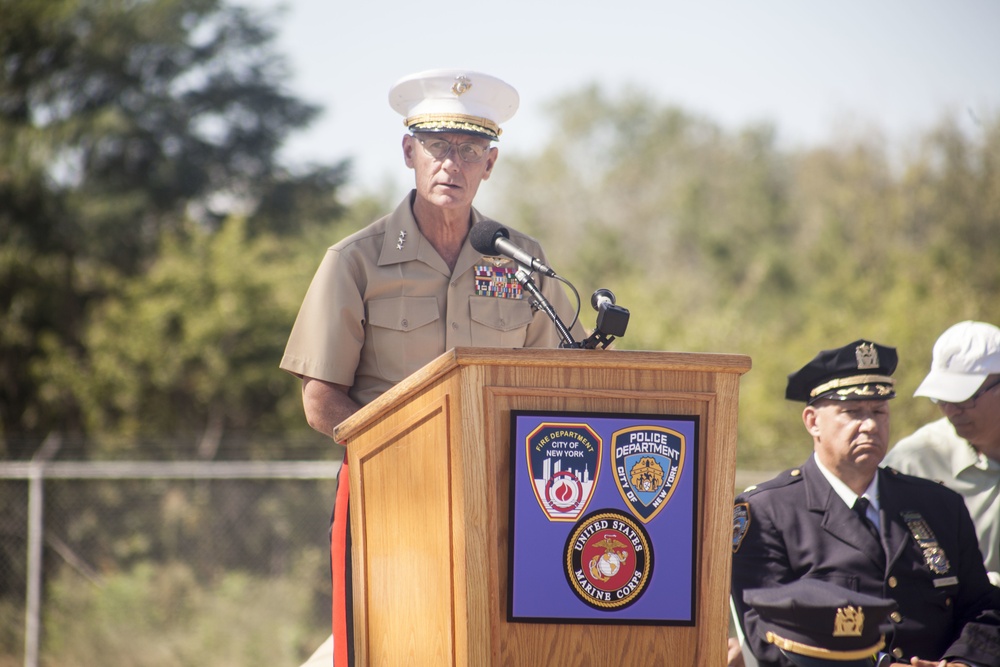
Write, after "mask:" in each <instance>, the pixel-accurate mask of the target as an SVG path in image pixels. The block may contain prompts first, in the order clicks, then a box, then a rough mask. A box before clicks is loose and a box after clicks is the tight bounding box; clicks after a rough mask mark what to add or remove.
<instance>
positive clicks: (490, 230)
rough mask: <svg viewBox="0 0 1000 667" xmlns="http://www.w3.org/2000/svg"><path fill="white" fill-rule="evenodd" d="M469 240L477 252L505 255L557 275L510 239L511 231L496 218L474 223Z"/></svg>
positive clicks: (554, 275)
mask: <svg viewBox="0 0 1000 667" xmlns="http://www.w3.org/2000/svg"><path fill="white" fill-rule="evenodd" d="M469 241H470V242H471V243H472V247H473V248H475V249H476V252H481V253H482V254H484V255H497V254H499V255H504V256H505V257H510V258H511V259H513V260H514V261H515V262H517V263H519V264H521V265H523V266H526V267H528V268H530V269H531V270H532V271H538V272H539V273H544V274H545V275H547V276H550V277H552V278H555V277H556V272H555V271H553V270H552V269H550V268H549V267H547V266H545V265H544V264H542V262H541V260H539V259H537V258H535V257H532V256H531V255H530V254H528V253H527V252H525V251H524V250H522V249H521V248H519V247H517V245H515V244H514V243H513V242H512V241H511V240H510V232H509V231H507V228H506V227H504V226H503V225H501V224H500V223H499V222H496V221H495V220H482V221H481V222H477V223H476V224H474V225H473V226H472V230H471V231H469Z"/></svg>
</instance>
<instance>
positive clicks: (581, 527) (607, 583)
mask: <svg viewBox="0 0 1000 667" xmlns="http://www.w3.org/2000/svg"><path fill="white" fill-rule="evenodd" d="M563 564H564V567H565V570H566V580H567V581H568V582H569V585H570V588H572V589H573V592H574V593H575V594H576V596H577V597H578V598H580V600H582V601H583V602H584V604H586V605H587V606H589V607H593V608H594V609H600V610H603V611H615V610H618V609H624V608H625V607H627V606H629V605H630V604H632V603H633V602H635V601H636V600H638V599H639V598H640V597H642V594H643V593H645V592H646V588H647V587H648V586H649V581H650V579H651V578H652V576H653V552H652V548H651V543H650V540H649V534H647V533H646V529H645V528H643V526H642V524H641V523H639V522H637V521H636V520H635V518H634V517H632V516H629V515H628V514H626V513H625V512H621V511H619V510H615V509H604V510H598V511H596V512H593V513H592V514H589V515H587V516H586V517H584V518H583V519H582V520H580V521H579V522H578V523H577V524H576V525H575V526H574V527H573V530H572V531H571V532H570V534H569V537H568V538H567V540H566V547H565V550H564V557H563Z"/></svg>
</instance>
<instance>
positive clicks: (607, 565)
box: [590, 534, 628, 581]
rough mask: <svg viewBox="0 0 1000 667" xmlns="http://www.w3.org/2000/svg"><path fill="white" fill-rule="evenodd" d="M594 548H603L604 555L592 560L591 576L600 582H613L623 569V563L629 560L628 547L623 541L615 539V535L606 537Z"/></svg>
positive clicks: (595, 556)
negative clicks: (613, 578)
mask: <svg viewBox="0 0 1000 667" xmlns="http://www.w3.org/2000/svg"><path fill="white" fill-rule="evenodd" d="M593 544H594V546H596V547H603V548H604V553H603V554H595V555H594V557H593V558H591V559H590V576H592V577H593V578H594V579H598V580H600V581H611V578H612V577H614V576H615V575H616V574H618V572H619V571H620V570H621V569H622V563H624V562H625V561H626V560H628V551H627V550H626V547H627V546H628V545H626V544H625V543H624V542H622V541H621V540H618V539H616V538H615V536H614V535H613V534H608V535H605V536H604V539H602V540H600V541H598V542H594V543H593Z"/></svg>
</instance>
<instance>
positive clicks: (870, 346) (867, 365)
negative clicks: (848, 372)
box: [854, 343, 878, 371]
mask: <svg viewBox="0 0 1000 667" xmlns="http://www.w3.org/2000/svg"><path fill="white" fill-rule="evenodd" d="M854 356H855V357H857V359H858V370H859V371H863V370H868V369H871V368H878V350H876V349H875V343H861V344H860V345H858V347H857V348H856V349H855V350H854Z"/></svg>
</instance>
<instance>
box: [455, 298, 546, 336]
mask: <svg viewBox="0 0 1000 667" xmlns="http://www.w3.org/2000/svg"><path fill="white" fill-rule="evenodd" d="M469 316H470V318H471V320H472V344H473V345H474V346H476V347H524V341H525V340H526V339H527V336H528V325H529V324H531V322H532V320H533V319H534V313H533V312H532V310H531V304H529V303H528V302H527V301H523V300H521V299H499V298H496V297H491V296H473V297H469Z"/></svg>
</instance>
